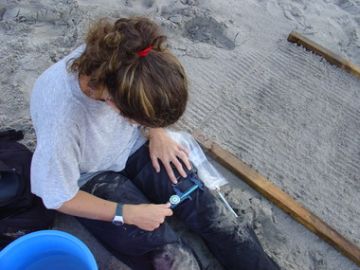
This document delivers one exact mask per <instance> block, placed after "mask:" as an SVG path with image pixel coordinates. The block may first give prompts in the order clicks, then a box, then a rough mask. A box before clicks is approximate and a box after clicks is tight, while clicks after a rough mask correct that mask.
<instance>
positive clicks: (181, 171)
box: [172, 157, 186, 178]
mask: <svg viewBox="0 0 360 270" xmlns="http://www.w3.org/2000/svg"><path fill="white" fill-rule="evenodd" d="M172 163H173V164H174V166H175V168H176V169H177V171H178V172H179V174H180V175H181V176H182V177H184V178H185V177H186V172H185V170H184V168H183V166H182V164H181V163H180V161H179V160H178V159H177V157H174V159H173V160H172Z"/></svg>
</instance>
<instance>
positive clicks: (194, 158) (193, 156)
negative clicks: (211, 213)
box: [167, 130, 228, 190]
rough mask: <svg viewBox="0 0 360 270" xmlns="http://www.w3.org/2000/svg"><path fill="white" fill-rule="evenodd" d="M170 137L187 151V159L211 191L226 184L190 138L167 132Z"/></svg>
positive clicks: (181, 132) (185, 134)
mask: <svg viewBox="0 0 360 270" xmlns="http://www.w3.org/2000/svg"><path fill="white" fill-rule="evenodd" d="M167 132H168V134H169V135H170V137H171V138H172V139H173V140H174V141H176V142H177V143H178V144H180V145H181V146H182V147H184V148H185V149H187V150H188V151H189V159H190V161H191V162H192V163H193V164H194V166H195V167H196V168H197V171H198V175H199V178H200V179H201V180H202V181H203V182H204V183H205V185H206V186H207V187H208V188H209V189H212V190H215V189H219V188H220V187H221V186H223V185H225V184H227V183H228V182H227V180H226V179H225V178H224V177H223V176H222V175H221V174H220V173H219V172H218V171H217V170H216V169H215V167H214V166H213V165H212V164H211V163H210V162H209V161H208V160H207V158H206V156H205V154H204V152H203V151H202V149H201V147H200V145H199V144H198V143H197V142H196V140H195V139H194V138H193V137H192V136H191V134H189V133H187V132H183V131H173V130H167Z"/></svg>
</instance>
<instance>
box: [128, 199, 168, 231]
mask: <svg viewBox="0 0 360 270" xmlns="http://www.w3.org/2000/svg"><path fill="white" fill-rule="evenodd" d="M172 214H173V211H172V210H171V209H170V203H166V204H137V205H133V204H124V207H123V218H124V223H126V224H129V225H135V226H137V227H139V228H140V229H142V230H145V231H153V230H155V229H157V228H159V227H160V225H161V224H162V223H164V221H165V218H166V217H168V216H171V215H172Z"/></svg>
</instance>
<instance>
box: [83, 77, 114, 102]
mask: <svg viewBox="0 0 360 270" xmlns="http://www.w3.org/2000/svg"><path fill="white" fill-rule="evenodd" d="M89 82H90V76H86V75H79V85H80V89H81V91H82V92H83V93H84V94H85V95H87V96H88V97H89V98H92V99H95V100H101V101H105V99H106V97H107V96H108V93H107V91H105V90H104V89H95V88H92V87H90V86H89Z"/></svg>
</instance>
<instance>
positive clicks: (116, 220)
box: [112, 216, 124, 226]
mask: <svg viewBox="0 0 360 270" xmlns="http://www.w3.org/2000/svg"><path fill="white" fill-rule="evenodd" d="M112 223H113V224H114V225H116V226H121V225H123V224H124V219H123V217H122V216H115V217H114V219H113V221H112Z"/></svg>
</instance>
